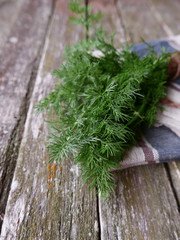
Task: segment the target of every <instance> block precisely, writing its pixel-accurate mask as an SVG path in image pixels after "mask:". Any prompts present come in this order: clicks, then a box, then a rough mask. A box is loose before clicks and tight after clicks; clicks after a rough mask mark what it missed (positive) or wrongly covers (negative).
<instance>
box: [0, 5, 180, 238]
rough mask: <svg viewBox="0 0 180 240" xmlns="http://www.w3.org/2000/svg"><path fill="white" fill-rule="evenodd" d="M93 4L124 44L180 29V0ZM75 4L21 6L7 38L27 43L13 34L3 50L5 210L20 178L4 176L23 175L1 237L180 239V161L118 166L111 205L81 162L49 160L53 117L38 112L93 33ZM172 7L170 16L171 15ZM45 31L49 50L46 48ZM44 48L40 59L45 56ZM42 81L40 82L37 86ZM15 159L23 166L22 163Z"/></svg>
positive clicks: (0, 109) (0, 84)
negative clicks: (56, 74) (72, 50)
mask: <svg viewBox="0 0 180 240" xmlns="http://www.w3.org/2000/svg"><path fill="white" fill-rule="evenodd" d="M21 1H23V0H21ZM89 2H90V3H92V4H93V7H94V10H95V11H96V12H97V11H99V10H100V11H102V12H105V14H106V15H105V17H104V19H103V20H102V21H101V22H102V24H103V26H104V27H105V28H106V30H107V31H108V32H109V33H112V32H113V31H117V35H116V37H115V46H116V47H117V48H120V47H121V46H122V44H123V43H124V42H127V41H129V42H132V41H133V42H140V41H141V37H142V38H144V39H145V40H146V41H148V40H152V39H156V38H162V37H166V36H169V35H171V34H174V33H178V31H179V29H178V28H176V26H175V24H174V25H173V22H175V21H176V19H177V18H178V16H179V15H178V10H177V9H176V8H177V6H179V5H178V4H179V3H178V0H173V1H170V0H169V1H168V0H165V2H166V5H167V6H168V8H170V10H168V9H167V8H166V9H165V7H164V6H163V0H160V1H155V0H146V1H143V0H136V1H135V0H111V1H109V0H91V1H90V0H89ZM13 4H14V3H13ZM28 4H29V5H28ZM67 5H68V1H67V0H56V5H55V7H54V11H53V12H52V1H48V0H43V1H42V0H37V1H26V4H23V5H22V6H20V5H19V9H25V10H26V11H27V12H24V10H23V11H22V10H18V11H19V13H18V14H19V15H18V17H17V21H16V22H17V23H16V24H14V23H13V21H12V24H13V25H12V24H9V26H10V27H9V29H10V30H8V31H7V33H6V37H5V38H4V39H5V40H3V41H4V42H5V41H6V39H7V38H9V37H10V38H11V37H14V36H15V37H16V38H17V39H18V42H16V41H15V43H14V40H13V41H11V42H10V43H9V41H6V44H3V47H4V48H3V52H2V54H1V56H2V58H4V59H5V63H4V64H2V65H0V70H1V71H0V72H2V73H3V74H2V75H0V79H1V81H0V91H1V93H2V94H3V95H2V96H3V97H4V98H3V97H2V100H1V101H0V115H1V116H3V117H2V118H1V119H0V127H2V130H1V135H2V137H1V139H2V141H0V143H1V145H0V147H1V149H3V150H2V152H3V153H4V154H3V155H2V154H1V165H0V167H1V169H0V170H1V171H0V184H1V183H2V185H0V190H1V192H2V189H7V191H6V198H4V196H5V192H2V194H0V197H1V199H0V200H1V201H0V202H1V203H2V199H4V200H3V204H2V206H5V203H6V200H7V193H8V186H10V182H11V180H9V181H7V180H5V181H4V179H7V177H6V176H9V175H11V176H13V181H12V184H11V189H10V194H9V198H8V202H7V207H6V212H5V216H4V221H3V226H2V232H1V237H0V239H29V240H30V239H31V240H33V239H38V240H41V239H42V240H54V239H77V240H81V239H82V240H84V239H89V240H90V239H95V240H97V239H102V240H111V239H112V240H114V239H118V240H141V239H142V240H179V239H180V224H179V222H180V215H179V209H178V206H179V201H180V195H179V192H180V191H179V190H180V168H179V166H180V165H179V163H178V164H177V163H171V164H166V165H164V164H156V165H151V166H140V167H134V168H131V169H126V170H123V171H116V172H115V173H114V179H115V182H116V185H117V186H116V187H115V189H114V190H115V192H114V193H113V194H112V195H111V196H110V199H109V200H108V201H106V202H104V201H102V199H101V197H100V196H96V195H95V192H94V191H93V192H91V193H90V192H89V190H88V188H87V186H83V185H82V181H81V178H80V171H79V170H78V167H77V166H75V165H74V164H73V159H67V160H66V161H65V162H64V163H63V164H56V163H51V164H49V163H48V161H49V158H48V153H47V151H46V136H47V135H48V128H47V124H46V123H45V122H44V119H45V118H46V117H47V116H45V114H40V115H39V116H37V115H36V114H35V110H34V106H35V105H36V104H37V103H38V101H39V100H40V99H42V98H43V97H44V96H46V95H47V93H48V92H50V90H51V88H52V87H53V85H54V82H55V79H54V78H53V77H52V75H51V72H52V70H54V69H57V68H58V66H59V65H60V64H61V61H62V58H60V54H63V51H64V46H65V45H70V44H72V43H74V42H77V41H78V40H79V39H81V38H82V37H83V36H84V33H83V31H82V29H81V27H74V26H72V25H71V24H69V22H68V18H69V16H70V13H69V11H68V10H67ZM2 6H4V4H3V5H2ZM172 9H173V10H172ZM163 11H165V15H166V16H168V18H166V19H165V18H164V15H163ZM167 11H169V12H168V13H167ZM0 12H1V5H0ZM173 12H175V14H174V15H173V14H172V13H173ZM25 13H26V14H25ZM28 13H29V15H28ZM40 13H41V14H40ZM32 14H33V18H32V19H31V21H32V22H33V23H34V24H31V26H29V28H28V30H27V29H26V31H25V30H24V31H25V32H23V29H22V28H23V27H22V21H23V23H24V21H25V20H24V18H25V16H27V15H28V16H31V15H32ZM42 14H43V15H42ZM38 15H39V16H38ZM51 15H52V16H51ZM14 16H15V15H14ZM0 19H1V17H0ZM14 19H16V17H14ZM18 19H21V20H18ZM25 19H26V18H25ZM28 19H29V18H28V17H27V21H28ZM163 19H164V20H163ZM49 20H50V21H49ZM32 22H30V23H32ZM48 22H50V24H48ZM28 23H29V22H28ZM28 23H27V24H28ZM12 26H13V27H12ZM38 26H39V27H38ZM47 26H48V31H47V32H46V27H47ZM11 29H12V30H11ZM22 33H24V34H22ZM0 34H1V33H0ZM16 34H17V35H16ZM45 34H46V37H45V42H44V47H43V49H42V51H40V47H41V46H42V45H43V39H44V35H45ZM0 36H1V35H0ZM32 36H33V39H32ZM19 39H20V40H19ZM21 39H22V40H21ZM19 42H20V43H21V45H18V43H19ZM20 43H19V44H20ZM17 46H19V48H18V47H17ZM20 50H21V51H20ZM25 50H26V51H25ZM9 52H12V55H11V56H9V54H8V53H9ZM38 53H39V58H40V65H38V63H39V60H36V59H37V55H38ZM1 56H0V59H2V58H1ZM39 58H38V59H39ZM19 66H21V68H22V70H21V69H20V67H19ZM37 68H38V72H37V73H36V69H37ZM19 69H20V70H19ZM14 73H16V74H15V75H14ZM9 76H10V77H9ZM6 79H7V80H6ZM33 79H34V80H35V84H34V85H33V84H31V83H30V82H31V81H33ZM20 84H21V85H22V86H21V87H20ZM29 86H32V87H31V90H28V88H29ZM33 86H34V87H33ZM5 88H6V89H8V91H7V92H6V91H5ZM31 91H32V96H31ZM0 98H1V96H0ZM4 99H5V100H4ZM28 102H30V105H29V104H28ZM4 106H7V107H6V108H5V107H4ZM27 111H28V114H27V117H26V112H27ZM14 116H15V117H16V118H13V117H14ZM24 122H25V123H24ZM24 124H25V125H24ZM19 146H20V149H19ZM2 156H4V157H3V158H2ZM16 159H17V163H16ZM11 162H14V163H13V168H12V167H11V164H9V163H11ZM15 166H16V168H15V172H14V170H13V169H14V167H15ZM2 176H3V177H2ZM2 180H3V181H2ZM4 182H5V183H6V187H5V185H3V184H4ZM1 203H0V204H1ZM0 206H1V205H0ZM0 210H1V211H2V212H3V211H4V209H3V208H2V209H1V208H0ZM0 217H1V213H0ZM2 219H3V218H2Z"/></svg>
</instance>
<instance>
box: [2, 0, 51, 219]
mask: <svg viewBox="0 0 180 240" xmlns="http://www.w3.org/2000/svg"><path fill="white" fill-rule="evenodd" d="M20 2H22V1H20ZM11 3H12V6H11V7H10V6H9V8H7V9H6V8H5V13H6V14H11V13H12V7H13V8H14V9H15V10H14V11H15V12H16V8H15V7H16V4H15V3H14V1H12V2H9V3H7V4H11ZM4 4H6V3H4ZM4 7H5V5H2V8H4ZM0 8H1V6H0ZM18 8H19V7H18ZM51 8H52V1H49V0H39V1H31V0H27V1H24V4H23V6H21V10H20V11H19V10H17V11H19V13H18V17H14V16H13V19H14V21H15V22H14V23H13V22H11V20H10V21H9V23H10V24H9V25H8V24H5V27H7V28H8V29H7V31H6V32H7V35H8V39H7V41H6V42H5V43H4V45H3V48H2V49H1V54H0V63H1V64H0V116H1V117H0V215H2V214H3V213H4V209H5V206H6V202H7V197H8V191H9V187H10V183H11V180H12V177H13V170H14V167H15V164H16V159H17V156H18V150H19V145H20V141H21V138H22V133H23V129H24V122H25V118H26V113H27V109H28V104H29V97H30V95H31V91H32V87H33V82H34V74H35V72H36V69H37V64H38V62H39V56H38V54H39V53H40V52H41V46H42V44H43V41H44V37H45V35H46V28H47V25H48V21H49V17H50V14H51ZM6 14H5V22H7V18H6ZM14 15H15V14H14ZM40 16H41V17H40ZM1 17H2V15H1ZM9 18H10V15H9ZM12 24H13V27H12ZM3 31H4V30H3ZM8 31H9V33H8Z"/></svg>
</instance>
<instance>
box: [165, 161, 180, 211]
mask: <svg viewBox="0 0 180 240" xmlns="http://www.w3.org/2000/svg"><path fill="white" fill-rule="evenodd" d="M164 167H165V169H166V173H167V177H168V179H169V183H170V186H171V189H172V192H173V194H174V198H175V201H176V204H177V209H178V211H179V213H180V202H179V199H178V196H177V192H176V189H175V187H174V182H173V180H172V176H171V171H170V168H169V165H168V163H164Z"/></svg>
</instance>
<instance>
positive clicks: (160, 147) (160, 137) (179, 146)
mask: <svg viewBox="0 0 180 240" xmlns="http://www.w3.org/2000/svg"><path fill="white" fill-rule="evenodd" d="M148 44H149V45H151V46H152V47H153V48H154V50H155V51H156V52H157V54H158V56H159V55H161V53H162V48H164V50H165V52H170V53H171V52H175V51H177V50H176V49H175V48H173V47H172V46H171V45H170V44H169V43H168V40H157V41H150V42H148ZM148 48H149V47H148V45H147V44H146V43H139V44H136V45H134V46H133V47H132V51H133V52H136V53H137V54H138V55H139V56H140V57H143V56H146V55H147V54H148ZM174 82H175V83H176V84H179V85H180V77H178V78H177V79H176V80H175V81H174ZM144 135H145V138H146V139H147V141H148V142H149V143H150V144H151V145H152V147H153V148H155V149H156V150H157V151H158V154H159V161H160V162H168V161H178V160H180V138H179V137H178V136H177V135H176V134H175V133H173V132H172V131H171V130H170V129H169V128H167V127H165V126H161V127H152V128H150V129H148V130H146V132H145V133H144Z"/></svg>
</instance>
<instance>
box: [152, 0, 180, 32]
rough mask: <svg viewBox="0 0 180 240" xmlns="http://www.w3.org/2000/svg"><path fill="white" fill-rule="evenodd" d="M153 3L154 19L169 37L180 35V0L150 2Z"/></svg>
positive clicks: (154, 0) (153, 0)
mask: <svg viewBox="0 0 180 240" xmlns="http://www.w3.org/2000/svg"><path fill="white" fill-rule="evenodd" d="M148 1H149V2H151V3H152V7H153V12H154V17H155V18H156V19H157V21H158V22H159V23H160V24H161V26H162V28H164V30H165V31H166V32H167V34H168V35H175V34H179V33H180V25H179V24H178V23H179V21H180V14H179V9H180V1H179V0H171V1H169V0H148Z"/></svg>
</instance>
